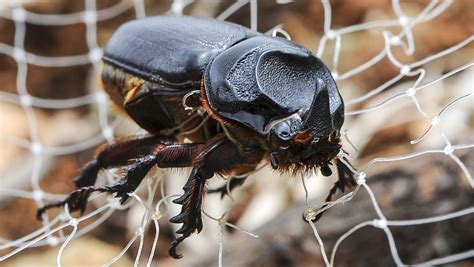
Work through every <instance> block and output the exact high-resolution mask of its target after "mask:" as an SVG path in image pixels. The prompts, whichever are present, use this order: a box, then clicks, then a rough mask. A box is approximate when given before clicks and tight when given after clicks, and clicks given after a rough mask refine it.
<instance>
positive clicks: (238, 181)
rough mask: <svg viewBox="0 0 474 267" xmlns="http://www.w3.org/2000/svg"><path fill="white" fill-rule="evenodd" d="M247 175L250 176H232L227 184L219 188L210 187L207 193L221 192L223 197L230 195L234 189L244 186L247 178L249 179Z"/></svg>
mask: <svg viewBox="0 0 474 267" xmlns="http://www.w3.org/2000/svg"><path fill="white" fill-rule="evenodd" d="M247 177H248V176H244V177H239V178H235V177H230V178H229V181H228V182H227V183H226V184H224V185H222V186H220V187H217V188H213V189H208V190H207V193H208V194H214V193H220V194H221V199H222V198H224V197H225V196H226V195H229V194H230V193H231V192H232V190H234V189H235V188H237V187H239V186H242V185H243V184H244V183H245V180H247ZM227 184H229V186H227Z"/></svg>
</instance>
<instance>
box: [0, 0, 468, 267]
mask: <svg viewBox="0 0 474 267" xmlns="http://www.w3.org/2000/svg"><path fill="white" fill-rule="evenodd" d="M191 3H192V1H186V0H183V1H178V0H174V1H173V2H172V4H171V6H170V9H169V10H168V11H167V13H168V14H183V10H184V8H185V7H186V6H187V5H189V4H191ZM277 3H278V4H281V5H282V8H285V5H286V4H291V1H277ZM318 4H319V3H318ZM321 4H322V6H323V10H324V28H323V35H322V38H321V40H320V41H319V47H318V49H317V51H315V54H317V55H318V56H319V57H323V58H325V57H326V58H327V57H328V56H327V55H329V57H330V58H332V62H331V64H330V65H331V70H332V73H333V76H334V78H335V79H336V80H337V81H338V82H343V81H345V80H348V79H350V78H352V77H354V76H357V75H359V74H360V73H363V72H364V71H367V70H368V69H371V68H376V67H377V63H379V62H381V61H382V60H387V59H388V60H389V61H390V62H391V63H392V64H393V66H395V67H396V68H398V69H399V73H398V74H397V75H396V76H394V77H393V78H391V79H389V80H388V81H387V82H385V83H383V84H380V85H378V86H377V87H376V88H374V89H371V90H367V93H366V94H364V95H361V96H357V97H353V98H352V99H346V105H347V107H348V110H349V111H348V112H346V115H347V116H348V121H349V122H348V123H347V124H346V125H345V131H344V133H345V134H346V136H351V134H354V132H356V131H357V129H358V127H357V119H358V118H360V117H361V116H364V115H367V114H370V115H372V114H377V113H378V112H381V111H383V110H386V109H394V107H396V108H399V107H398V106H397V105H398V104H399V103H404V104H407V103H408V104H410V103H412V104H414V105H415V106H416V110H417V112H418V113H419V114H417V115H421V116H423V117H424V118H425V120H426V124H427V127H426V131H424V132H423V133H422V134H421V135H420V137H419V138H417V139H416V140H412V141H411V144H412V145H413V146H414V147H415V145H416V144H418V143H420V142H423V141H426V140H425V139H428V138H430V140H433V137H436V136H438V137H439V138H440V140H442V142H438V143H436V142H433V144H434V145H433V146H431V147H430V146H427V147H428V148H427V149H426V150H414V151H411V152H410V153H406V154H399V155H397V156H390V157H383V156H382V157H375V158H372V159H371V160H370V161H368V162H366V163H365V164H364V163H362V164H358V165H356V166H358V168H357V170H354V171H355V172H356V177H357V183H358V185H357V187H356V188H355V190H354V191H352V192H350V193H348V194H345V195H343V196H342V197H340V198H339V199H337V200H336V201H333V202H331V203H329V205H328V206H327V207H326V208H325V209H328V208H332V207H334V206H336V205H338V204H340V203H346V205H351V204H350V200H351V199H352V198H353V197H354V196H355V195H356V194H357V193H358V191H360V190H365V191H367V193H368V194H369V195H370V199H371V201H372V205H373V208H374V210H375V211H376V214H377V217H375V218H373V219H372V220H369V221H365V222H362V223H360V224H357V225H354V227H353V228H352V229H350V230H349V231H348V232H346V233H345V234H344V235H342V236H341V237H340V238H339V239H338V240H337V242H336V244H335V246H334V247H333V248H331V251H332V253H331V254H328V253H327V252H326V250H327V249H328V248H327V247H326V248H325V243H324V240H323V239H321V237H320V236H319V234H318V227H317V225H315V224H314V223H310V225H309V226H308V227H311V229H312V230H313V233H314V235H315V238H316V240H315V242H316V241H317V242H318V244H319V246H320V248H321V254H322V256H323V260H324V264H325V265H327V266H332V265H333V263H334V261H335V258H336V252H337V249H338V247H339V246H340V244H341V243H343V242H344V240H346V238H347V237H349V236H350V235H351V234H353V233H354V232H356V231H358V230H359V229H361V228H363V227H366V226H372V227H376V228H379V229H381V230H383V231H384V233H385V234H386V236H387V239H388V244H387V246H389V248H390V251H391V255H392V257H393V261H394V262H395V263H396V265H399V266H401V265H405V262H404V260H403V258H401V257H400V255H399V253H398V251H397V245H396V243H395V241H394V238H393V236H392V232H391V227H394V226H409V225H418V224H431V223H436V222H442V221H447V220H450V219H453V218H456V217H461V216H469V215H470V214H472V213H473V212H474V208H472V207H471V208H466V209H463V210H459V211H456V212H452V213H447V214H444V215H441V216H435V217H430V218H420V219H417V220H390V219H388V218H386V217H385V215H384V211H383V210H382V209H381V208H380V207H379V204H378V200H377V198H376V196H375V195H374V194H373V192H372V190H371V187H370V172H371V170H372V169H373V168H374V165H377V164H383V163H385V162H392V161H406V160H417V159H418V158H420V157H426V156H430V155H432V154H440V155H444V156H445V157H449V158H450V159H451V160H452V161H454V162H455V163H456V164H457V166H458V167H459V169H460V170H461V171H462V173H463V174H464V178H465V179H466V181H468V183H469V184H470V186H471V188H472V187H474V180H473V178H472V175H471V173H470V172H469V170H468V168H467V167H466V165H465V164H464V163H463V162H462V161H461V160H460V158H459V157H458V156H456V153H457V152H458V151H460V150H472V148H474V143H453V142H452V141H451V140H450V137H449V134H446V133H445V130H446V129H444V128H443V127H442V122H443V120H444V119H445V114H446V113H447V112H448V111H449V110H451V109H456V108H457V107H458V105H460V103H463V102H466V101H467V102H469V101H470V102H471V104H472V88H474V86H473V82H472V76H473V75H472V68H471V67H472V66H473V65H474V63H473V61H472V58H470V59H469V62H468V63H464V64H463V65H459V66H456V67H454V68H452V69H451V70H450V71H448V72H446V73H444V74H442V75H440V76H438V77H429V78H427V75H426V74H427V70H426V68H427V67H429V66H430V64H431V63H432V62H434V61H436V60H438V59H442V58H444V57H448V56H450V55H453V54H456V53H457V52H458V51H459V50H462V49H463V48H465V47H468V46H469V45H471V43H472V41H473V40H474V37H473V36H470V37H468V38H466V39H464V40H462V41H461V42H459V43H458V44H456V45H454V46H451V47H449V48H448V49H445V50H442V51H435V52H434V53H432V54H430V55H429V56H427V57H424V58H421V59H417V60H416V61H412V62H408V63H404V62H402V61H401V60H400V59H399V58H398V55H400V54H402V55H413V54H416V51H417V46H416V43H415V41H414V32H413V29H414V28H415V27H416V26H418V25H420V24H425V23H430V21H432V20H434V19H435V18H437V17H438V16H440V15H441V14H443V12H445V11H446V10H447V9H449V8H450V6H451V5H452V1H448V0H445V1H436V0H433V1H430V2H428V3H427V5H426V7H425V8H424V10H422V12H420V13H419V14H416V15H414V16H408V15H407V14H405V13H404V11H403V9H402V8H401V6H400V3H399V1H397V0H393V1H392V9H393V12H394V14H395V16H394V18H390V19H386V20H376V21H370V22H366V23H362V24H356V25H350V26H346V27H342V28H337V27H334V26H332V17H333V13H332V11H331V4H330V2H329V1H325V0H322V1H321ZM243 8H249V9H250V15H249V21H250V23H249V25H250V27H251V28H252V29H254V30H261V29H257V25H258V23H257V22H258V21H257V19H258V15H257V14H258V13H257V11H258V6H257V1H256V0H254V1H251V0H247V1H246V0H242V1H235V2H234V3H232V4H230V5H229V6H228V7H227V9H225V10H224V11H223V12H222V13H221V14H220V15H218V16H217V17H216V18H217V19H219V20H226V19H227V18H228V17H230V16H231V15H233V14H235V13H236V12H237V11H239V10H240V9H243ZM129 9H133V10H134V11H135V14H136V17H137V18H141V17H145V15H146V12H145V11H146V10H145V5H144V3H143V1H141V0H135V1H121V2H119V3H117V4H115V5H113V6H110V7H108V8H106V9H100V10H98V9H97V7H96V1H95V0H86V1H85V9H84V11H82V12H77V13H70V14H61V15H59V14H58V15H48V14H39V13H33V12H31V11H28V10H27V9H25V8H23V7H22V5H21V3H20V2H17V3H15V4H12V5H11V6H8V7H5V8H3V9H1V12H0V16H1V17H3V18H7V19H10V20H12V21H13V22H14V25H15V34H14V43H13V45H8V44H6V43H0V54H3V55H6V56H8V57H11V59H13V60H14V61H15V63H16V64H17V75H16V77H15V79H16V88H17V92H16V93H8V92H5V91H1V92H0V101H2V102H7V103H11V104H14V105H18V106H21V108H22V109H23V111H24V113H25V115H26V120H27V123H28V130H29V135H28V138H20V137H18V136H13V135H9V134H8V132H7V131H3V130H2V131H1V132H0V138H1V139H3V140H4V141H5V142H8V143H11V144H14V145H16V146H18V147H21V148H24V149H27V150H29V151H30V153H31V155H32V162H31V165H32V166H31V175H30V177H29V179H28V181H22V182H23V185H22V186H20V187H19V188H13V187H12V188H9V187H2V188H1V189H0V196H2V199H9V198H13V197H19V198H26V199H31V200H33V201H34V202H35V204H36V206H37V207H41V206H43V205H44V204H45V203H47V202H51V201H57V200H62V199H63V198H64V197H65V195H60V194H53V193H49V192H45V191H44V190H43V189H42V188H41V187H40V180H41V179H42V169H43V168H44V165H45V164H47V162H46V161H47V160H45V159H47V158H48V157H56V156H61V155H69V154H74V153H77V152H80V151H84V150H87V149H90V148H93V147H95V146H97V145H99V144H101V143H103V142H104V141H107V142H112V141H113V138H114V134H115V132H116V128H117V127H118V126H119V125H120V123H121V122H122V120H121V119H120V118H119V117H117V118H115V119H112V120H111V119H110V116H109V107H108V105H109V104H108V98H107V95H105V94H104V93H103V92H101V91H100V89H99V88H96V87H97V85H95V84H94V85H93V88H92V89H91V93H90V94H87V95H84V96H80V97H74V98H68V99H46V98H40V97H37V96H33V95H31V94H30V93H29V92H28V90H27V75H28V69H29V68H30V66H32V65H33V66H40V67H45V68H51V69H54V68H63V67H70V66H77V65H88V64H91V65H92V68H93V69H94V72H97V71H98V68H99V63H100V59H101V55H102V48H101V47H100V46H99V45H98V42H97V23H98V22H100V21H105V20H108V19H111V18H114V17H116V16H119V15H120V14H122V13H123V12H125V11H126V10H129ZM26 23H28V24H36V25H42V26H60V25H70V24H76V23H82V24H84V25H85V28H86V32H85V36H84V38H85V39H86V42H87V46H88V53H86V54H80V55H73V56H61V57H50V56H41V55H36V54H34V53H31V52H28V51H26V50H25V47H24V44H25V35H26ZM283 27H284V25H277V26H276V27H275V28H273V29H272V30H270V31H269V32H268V33H269V34H274V35H276V34H281V35H284V36H286V37H287V38H289V35H288V34H287V33H286V32H285V31H284V30H283ZM361 31H373V32H375V33H376V34H379V35H381V36H382V37H383V42H384V44H385V45H384V49H383V50H381V51H380V52H379V53H378V54H376V55H375V56H374V57H373V58H370V59H368V60H367V61H366V62H364V63H363V64H359V65H357V66H355V67H352V68H351V69H349V70H347V71H341V70H340V67H339V65H340V61H341V60H344V58H342V57H341V55H342V54H341V51H343V49H344V43H345V40H346V36H350V35H351V34H354V33H357V32H361ZM330 45H331V47H330ZM394 50H396V53H395V52H394ZM400 51H401V52H400ZM466 72H468V73H470V77H471V82H470V85H471V88H470V89H469V91H466V90H465V88H451V89H450V90H452V91H453V92H452V93H451V95H452V96H453V97H452V99H451V100H450V101H449V102H447V103H445V105H444V106H442V107H441V108H439V109H438V111H437V112H435V113H430V112H427V111H425V107H424V106H423V104H422V101H420V100H419V97H418V96H419V94H420V93H422V91H426V90H433V91H436V90H447V89H444V88H441V89H440V88H437V87H436V86H437V85H438V84H439V83H442V82H443V81H445V80H446V79H447V78H449V77H451V76H455V75H461V73H466ZM405 81H408V82H405ZM340 87H341V90H342V92H343V94H344V93H345V90H346V89H345V88H344V87H343V86H340ZM434 93H436V92H434ZM373 99H375V100H374V101H372V100H373ZM369 100H370V101H369ZM368 102H369V104H368V105H367V104H366V103H368ZM82 106H95V107H96V110H97V120H98V125H99V129H100V134H98V135H97V136H95V137H92V138H88V139H87V140H85V141H81V142H78V143H73V144H68V145H64V146H58V145H55V146H50V145H48V144H45V143H43V142H42V141H41V140H40V137H39V133H38V127H39V123H40V122H39V121H38V119H37V115H36V113H35V108H47V109H57V110H61V109H70V108H77V107H82ZM394 110H395V109H394ZM470 110H471V112H472V106H471V109H470ZM1 127H2V129H4V127H7V126H6V125H2V126H1ZM471 134H472V129H471ZM466 135H469V132H468V133H466ZM428 142H431V141H428ZM355 143H356V146H359V145H361V144H362V143H363V141H357V142H355ZM107 178H108V182H110V183H111V182H113V181H114V180H115V179H117V178H116V174H114V173H113V172H109V173H108V175H107ZM164 181H165V178H164V175H163V173H158V174H156V175H153V176H151V177H149V178H147V179H146V180H145V181H144V182H143V183H142V185H141V186H140V187H139V189H138V190H137V192H135V193H133V194H132V197H133V199H132V201H130V202H128V203H127V204H126V205H124V206H122V205H120V204H119V203H118V202H117V201H118V200H116V199H114V198H113V197H108V198H107V199H106V200H104V199H102V202H100V201H99V202H96V203H101V204H98V205H97V206H98V208H96V209H94V210H93V211H91V212H89V213H87V214H85V215H83V216H80V217H72V216H71V215H70V214H69V213H68V212H67V209H66V210H65V211H63V212H61V213H59V214H58V215H57V216H55V217H48V216H44V217H43V221H42V224H43V226H42V227H41V228H38V229H36V230H35V231H33V232H31V233H30V234H28V235H25V236H22V237H20V238H17V239H15V240H6V239H3V238H2V239H0V252H2V254H1V256H0V261H4V260H6V259H9V258H12V257H14V256H15V255H17V254H20V253H25V252H26V251H28V250H29V249H30V248H32V247H38V246H47V245H49V246H59V251H58V253H57V265H58V266H59V265H61V258H62V254H63V251H64V250H65V249H66V248H67V246H68V245H69V244H70V243H71V242H74V239H75V238H77V237H79V236H82V235H86V234H88V233H89V232H90V231H92V230H93V229H95V228H96V227H98V226H100V225H101V224H102V223H103V222H104V221H105V220H107V218H109V217H110V216H111V215H112V214H113V213H114V211H115V210H123V209H127V208H128V207H130V206H132V205H136V204H137V203H139V204H141V205H142V206H143V209H142V210H141V212H140V215H139V216H140V218H141V223H140V225H139V226H138V227H137V229H136V231H135V233H134V234H133V235H132V238H131V239H130V241H129V243H127V244H124V246H123V250H122V252H121V253H119V254H117V255H116V256H115V257H113V258H111V259H110V260H109V261H108V262H106V263H105V265H106V266H108V265H110V264H112V263H114V262H116V261H117V260H118V259H119V258H120V257H122V256H123V255H124V254H125V253H127V252H128V250H130V249H131V247H132V244H133V243H138V244H139V245H138V250H137V251H136V253H135V254H134V255H135V265H138V264H139V263H142V264H143V262H140V261H141V260H143V259H144V258H145V259H146V265H147V266H150V265H152V264H154V257H155V253H156V250H159V249H161V248H158V247H157V244H158V238H159V233H160V225H159V221H160V220H163V219H162V217H163V216H164V215H166V216H167V213H168V209H167V208H164V207H162V206H165V207H167V205H168V203H167V201H168V200H169V199H172V198H174V197H176V195H173V194H171V195H170V194H167V193H166V192H165V191H166V190H165V186H164ZM28 187H31V190H30V189H25V188H28ZM157 192H161V196H162V197H161V198H160V199H158V200H156V199H154V198H155V195H157V194H158V193H157ZM97 198H100V196H99V195H94V197H93V198H92V199H91V200H90V201H96V200H97ZM306 199H308V198H306ZM307 203H308V200H307ZM320 206H321V204H320V203H318V204H313V203H308V204H307V210H306V211H305V214H306V216H315V215H316V214H317V213H318V212H321V210H319V211H318V209H317V208H316V207H320ZM313 207H314V208H313ZM335 208H336V207H335ZM205 216H207V217H210V218H212V219H213V220H214V221H215V222H216V224H217V225H218V226H219V229H220V231H219V240H220V241H219V258H218V259H217V261H218V264H219V265H222V264H223V261H224V259H223V256H222V255H223V254H222V253H223V252H222V251H223V248H224V247H225V242H224V240H223V228H224V227H225V226H228V227H234V228H237V229H240V228H238V227H237V226H234V225H233V224H230V223H229V222H227V221H226V220H225V219H224V217H222V218H215V217H213V216H211V215H208V214H207V213H205ZM23 219H24V220H34V218H23ZM296 219H299V218H295V220H296ZM86 222H87V224H85V223H86ZM81 224H85V226H84V227H79V226H80V225H81ZM149 227H152V228H154V230H155V234H154V236H153V240H151V244H152V245H151V246H149V248H148V249H149V250H148V251H144V247H145V246H144V243H145V240H144V239H145V235H144V232H145V231H146V229H147V228H149ZM241 231H243V232H245V233H247V234H249V235H251V236H254V237H256V236H255V235H254V234H251V233H249V232H246V231H244V230H241ZM163 249H164V248H163ZM166 249H167V248H166ZM146 253H147V254H146ZM143 255H146V256H143ZM473 256H474V250H468V251H461V252H458V253H456V254H451V255H445V256H443V257H440V258H435V259H431V260H428V261H426V262H420V263H418V264H422V265H435V264H447V263H451V262H456V261H459V260H462V259H467V258H472V257H473Z"/></svg>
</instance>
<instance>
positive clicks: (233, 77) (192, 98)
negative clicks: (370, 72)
mask: <svg viewBox="0 0 474 267" xmlns="http://www.w3.org/2000/svg"><path fill="white" fill-rule="evenodd" d="M102 65H103V66H102V73H101V77H102V83H103V87H104V89H105V91H106V92H107V93H108V94H109V96H110V98H111V99H112V101H113V102H114V103H115V105H116V106H117V107H118V108H119V109H120V110H122V111H125V113H126V114H128V116H130V118H131V119H132V120H134V121H135V122H136V123H137V124H138V125H139V126H140V127H142V128H143V129H145V130H146V131H147V132H148V133H149V135H146V136H144V137H134V138H130V139H126V140H122V141H117V142H116V143H114V144H112V145H109V146H105V147H103V148H101V149H99V152H98V153H97V155H96V157H95V159H94V160H92V161H91V162H89V163H88V164H87V165H85V166H84V167H83V169H82V171H81V172H80V174H79V175H78V177H77V178H76V179H75V185H76V187H77V189H76V190H75V191H73V192H72V193H71V194H70V195H69V197H68V198H66V199H65V200H64V201H61V202H57V203H51V204H48V205H46V206H44V207H43V208H41V209H39V210H38V217H41V215H42V213H44V212H45V211H46V210H47V209H49V208H51V207H60V206H63V205H66V204H67V205H68V208H69V210H70V211H76V210H78V211H81V212H84V210H85V209H86V204H87V199H88V197H89V195H90V194H91V193H92V192H109V193H115V196H116V197H118V198H121V202H122V203H123V202H124V201H126V200H127V198H128V196H129V195H128V194H129V193H131V192H133V191H134V190H135V189H136V188H137V187H138V186H139V185H140V183H141V181H142V180H143V178H144V177H145V176H146V174H147V173H148V172H149V170H150V169H151V168H152V167H154V166H158V167H160V168H181V167H192V171H191V174H190V176H189V179H188V181H187V182H186V184H185V185H184V187H183V190H184V194H183V195H182V196H181V197H179V198H177V199H175V200H174V201H173V202H174V203H177V204H180V205H182V209H181V213H179V214H178V215H176V216H175V217H172V218H171V219H170V222H172V223H182V227H181V228H180V229H179V230H178V231H177V232H176V233H177V234H180V235H181V236H180V237H178V238H177V239H176V240H175V241H174V242H173V243H172V246H171V248H170V250H169V253H170V255H171V256H173V257H175V258H180V257H181V255H179V254H177V252H176V247H177V246H178V244H179V243H180V242H182V241H183V240H184V239H186V238H187V237H188V236H190V235H191V234H192V233H193V232H195V231H196V230H197V231H198V232H200V231H201V229H202V220H201V204H202V200H203V196H204V194H205V192H206V189H205V182H206V180H207V179H209V178H211V177H213V176H214V175H215V174H219V175H226V176H229V177H232V176H244V177H245V176H246V175H247V174H248V173H250V172H252V171H253V170H255V168H256V167H257V164H259V163H260V162H261V161H267V162H269V163H270V165H271V166H272V167H273V168H274V169H276V170H280V171H283V172H285V171H290V172H294V173H296V172H305V171H311V170H315V169H319V170H320V171H321V173H322V174H323V175H325V176H329V175H331V173H332V171H331V168H330V167H329V165H332V164H335V165H336V166H337V169H338V172H339V180H338V182H337V183H336V184H335V186H334V187H333V189H332V190H331V191H330V193H329V195H328V198H327V200H329V199H330V198H331V196H332V195H333V194H334V193H335V192H336V190H337V188H339V189H341V190H344V187H345V186H348V187H349V186H351V185H353V184H354V178H353V175H352V172H351V171H350V168H348V167H347V166H346V165H344V164H343V163H342V162H341V160H340V159H339V157H338V154H339V152H340V150H341V144H340V129H341V126H342V124H343V121H344V104H343V100H342V98H341V96H340V94H339V91H338V89H337V85H336V83H335V81H334V79H333V78H332V76H331V73H330V71H329V70H328V68H327V67H326V66H325V65H324V64H323V62H321V60H320V59H318V58H317V57H316V56H314V55H313V54H312V53H311V52H310V51H309V50H307V49H305V48H303V47H301V46H299V45H297V44H295V43H293V42H291V41H289V40H286V39H283V38H279V37H269V36H265V35H263V34H261V33H258V32H255V31H252V30H250V29H248V28H245V27H243V26H240V25H236V24H233V23H227V22H221V21H217V20H213V19H206V18H196V17H187V16H181V17H173V16H157V17H150V18H145V19H141V20H135V21H131V22H128V23H126V24H124V25H123V26H121V27H120V28H119V29H118V30H117V31H116V32H115V34H114V35H113V36H112V38H111V39H110V41H109V42H108V45H107V46H106V48H105V52H104V56H103V64H102ZM185 138H186V139H187V140H191V143H189V142H185V141H184V140H185ZM116 167H122V168H124V170H125V172H124V176H123V179H122V180H121V181H120V182H119V183H117V184H114V185H111V186H96V185H95V182H96V178H97V174H98V172H99V170H101V169H104V168H105V169H106V168H116ZM240 181H243V180H240ZM235 184H238V183H235ZM211 191H212V192H220V193H221V194H225V193H224V192H226V191H225V188H217V189H215V190H211Z"/></svg>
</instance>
